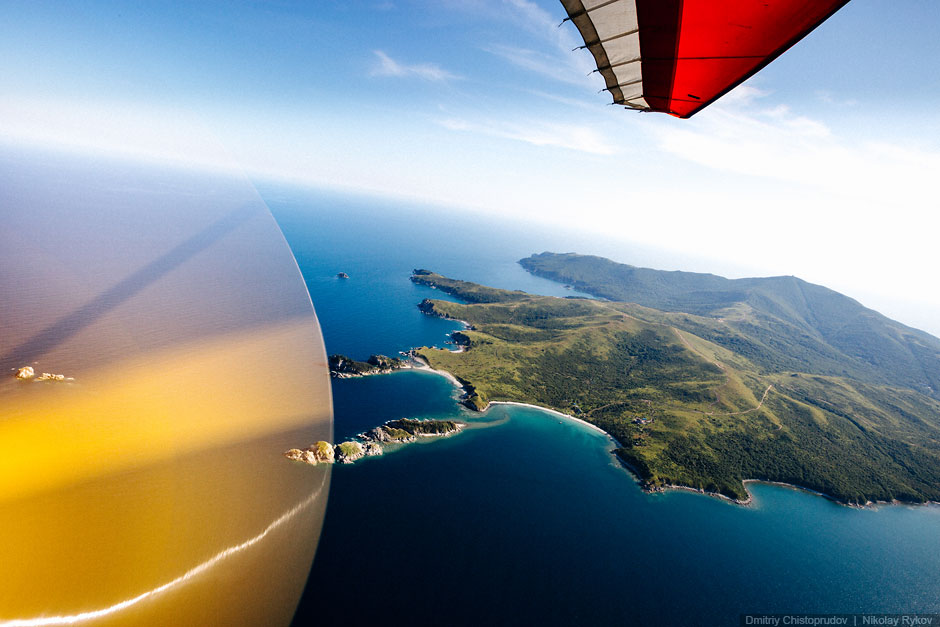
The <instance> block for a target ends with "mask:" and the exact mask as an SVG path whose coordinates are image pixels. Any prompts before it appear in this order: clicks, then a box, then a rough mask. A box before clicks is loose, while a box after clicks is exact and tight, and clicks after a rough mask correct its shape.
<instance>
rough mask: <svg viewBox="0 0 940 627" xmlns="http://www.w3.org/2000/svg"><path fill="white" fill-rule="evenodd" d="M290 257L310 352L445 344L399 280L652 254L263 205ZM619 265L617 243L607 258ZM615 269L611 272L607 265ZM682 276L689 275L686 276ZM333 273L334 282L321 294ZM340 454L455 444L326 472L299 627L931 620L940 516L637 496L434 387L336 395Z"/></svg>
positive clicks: (582, 443) (458, 217)
mask: <svg viewBox="0 0 940 627" xmlns="http://www.w3.org/2000/svg"><path fill="white" fill-rule="evenodd" d="M259 191H260V192H261V194H262V196H263V197H264V199H265V200H266V201H267V202H268V205H269V206H270V207H271V209H272V211H273V213H274V215H275V217H276V218H277V220H278V222H279V224H280V225H281V228H282V229H283V231H284V234H285V236H286V237H287V239H288V242H289V243H290V245H291V248H292V249H293V250H294V253H295V255H296V257H297V260H298V263H299V265H300V267H301V271H302V272H303V274H304V277H305V279H306V282H307V285H308V287H309V290H310V294H311V296H312V298H313V302H314V305H315V307H316V310H317V314H318V316H319V319H320V323H321V325H322V328H323V334H324V338H325V341H326V348H327V352H329V353H345V354H347V355H349V356H350V357H354V358H359V359H363V358H366V357H368V356H369V355H370V354H372V353H385V354H392V355H393V354H395V353H396V352H397V351H399V350H405V349H407V348H410V347H412V346H419V345H435V344H436V345H438V346H441V345H443V343H444V341H445V340H446V339H447V338H446V334H447V333H448V332H449V331H451V330H453V329H454V328H456V325H455V323H453V322H448V321H445V320H440V319H436V318H429V317H426V316H424V315H422V314H421V313H420V312H419V311H418V309H417V308H416V304H417V303H418V302H420V301H421V300H422V299H424V298H429V297H430V298H441V297H444V295H442V294H440V293H439V292H437V291H435V290H431V289H429V288H424V287H419V286H415V285H413V284H412V283H411V282H410V281H409V280H408V277H409V274H410V272H411V270H412V268H417V267H423V268H428V269H430V270H434V271H437V272H441V273H443V274H447V275H450V276H453V277H455V278H460V279H466V280H471V281H476V282H480V283H485V284H488V285H494V286H497V287H504V288H511V289H523V290H526V291H530V292H537V293H542V294H553V295H560V296H565V295H570V294H572V292H571V291H570V290H565V289H564V288H563V287H562V286H560V285H557V284H555V283H552V282H550V281H546V280H542V279H538V278H535V277H532V276H530V275H528V274H527V273H526V272H524V271H523V270H522V269H521V268H520V267H519V266H518V265H517V264H516V260H518V259H520V258H521V257H524V256H527V255H529V254H531V253H533V252H542V251H544V250H552V251H556V252H567V251H577V252H582V253H594V254H602V255H605V256H616V257H618V258H619V259H622V260H628V261H630V262H632V263H637V264H640V265H648V266H653V267H657V266H659V267H662V265H663V264H662V262H661V260H658V259H656V258H654V257H655V254H654V253H650V252H649V251H644V250H642V249H635V250H626V251H625V250H619V249H618V248H617V246H618V245H616V244H612V243H604V242H592V241H589V240H585V239H577V240H575V239H573V236H572V235H571V234H566V233H558V232H551V231H549V230H547V229H541V228H537V227H532V226H526V225H522V224H512V223H506V224H500V223H498V222H496V221H495V220H492V219H486V220H483V219H480V218H474V217H471V216H463V215H462V214H460V213H459V212H456V211H443V210H434V209H429V208H423V209H420V208H419V209H416V208H412V207H409V206H407V205H406V204H403V203H396V202H394V201H386V200H378V199H369V198H364V197H353V196H343V195H340V194H335V193H329V192H313V191H309V190H300V189H292V188H288V187H284V186H275V185H269V186H259ZM621 246H622V245H621ZM618 252H619V253H620V254H615V253H618ZM694 269H699V268H694ZM338 272H346V273H348V274H349V275H350V278H349V279H348V280H342V279H337V278H336V274H337V273H338ZM333 394H334V411H335V432H336V439H337V441H339V440H341V439H342V438H344V437H349V436H351V435H353V434H355V433H358V432H360V431H362V430H364V429H367V428H371V427H373V426H376V425H378V424H381V423H382V422H384V421H386V420H389V419H393V418H401V417H439V418H446V417H457V416H459V417H460V418H461V419H463V420H468V421H470V422H471V423H472V428H470V429H468V430H466V431H464V432H462V433H460V434H458V435H456V436H453V437H450V438H447V439H443V440H437V441H431V442H422V443H418V444H415V445H411V446H408V447H404V448H402V449H400V450H399V451H395V452H392V453H389V454H387V455H385V456H383V457H381V458H370V459H366V460H364V461H362V462H360V463H357V464H354V465H351V466H337V467H336V468H335V469H334V471H333V479H332V487H331V491H330V500H329V504H328V507H327V515H326V521H325V523H324V527H323V533H322V536H321V540H320V546H319V549H318V553H317V557H316V560H315V562H314V565H313V570H312V572H311V574H310V579H309V581H308V584H307V589H306V591H305V593H304V597H303V599H302V601H301V604H300V607H299V609H298V613H297V616H296V618H295V621H294V624H295V625H324V624H330V623H333V622H339V623H341V624H364V623H374V624H378V623H387V624H414V625H423V624H434V625H469V624H499V625H503V624H510V625H529V624H538V625H572V624H582V625H738V624H739V621H740V618H739V617H740V615H741V614H743V613H754V612H766V613H849V612H871V613H897V612H921V613H940V576H938V573H940V508H938V507H936V506H928V507H907V506H884V507H879V508H877V509H867V510H858V509H850V508H847V507H842V506H839V505H836V504H834V503H831V502H830V501H827V500H826V499H824V498H821V497H817V496H814V495H811V494H808V493H805V492H801V491H797V490H793V489H788V488H784V487H778V486H771V485H758V484H751V486H750V487H751V490H752V492H753V494H754V503H753V505H751V506H749V507H742V506H737V505H732V504H729V503H727V502H724V501H720V500H718V499H715V498H711V497H707V496H703V495H699V494H692V493H688V492H667V493H664V494H653V495H650V494H645V493H643V492H642V491H641V490H640V489H639V487H638V486H637V484H636V482H635V480H634V479H633V477H632V476H631V475H630V474H629V473H628V472H626V471H625V470H624V469H623V468H622V467H620V466H619V465H618V464H617V463H616V462H615V460H614V458H613V457H612V456H611V454H610V450H611V444H610V442H609V440H608V439H607V438H606V437H604V436H603V435H602V434H599V433H597V432H595V431H592V430H590V429H588V428H586V427H584V426H582V425H578V424H576V423H572V422H570V421H564V420H562V419H560V418H558V417H555V416H552V415H551V414H548V413H546V412H542V411H539V410H534V409H528V408H522V407H509V406H497V407H494V408H493V409H491V410H490V411H489V412H487V413H486V414H484V415H479V414H471V413H469V412H467V411H466V410H464V409H463V408H461V407H459V406H458V405H457V403H456V400H455V390H454V388H453V387H452V386H451V384H450V383H448V382H447V380H446V379H444V378H442V377H440V376H437V375H434V374H432V373H427V372H418V371H406V372H400V373H395V374H390V375H384V376H378V377H369V378H364V379H344V380H334V382H333Z"/></svg>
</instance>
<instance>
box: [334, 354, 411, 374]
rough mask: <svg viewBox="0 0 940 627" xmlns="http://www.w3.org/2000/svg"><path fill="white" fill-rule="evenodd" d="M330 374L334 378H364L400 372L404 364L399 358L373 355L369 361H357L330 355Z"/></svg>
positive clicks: (343, 356)
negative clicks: (395, 371) (394, 371)
mask: <svg viewBox="0 0 940 627" xmlns="http://www.w3.org/2000/svg"><path fill="white" fill-rule="evenodd" d="M329 365H330V374H331V375H333V376H334V377H362V376H366V375H370V374H382V373H385V372H391V371H392V370H398V369H399V368H401V367H402V366H403V365H404V364H403V362H402V360H401V359H399V358H397V357H386V356H385V355H371V356H370V357H369V359H368V360H367V361H356V360H355V359H350V358H349V357H347V356H346V355H330V357H329Z"/></svg>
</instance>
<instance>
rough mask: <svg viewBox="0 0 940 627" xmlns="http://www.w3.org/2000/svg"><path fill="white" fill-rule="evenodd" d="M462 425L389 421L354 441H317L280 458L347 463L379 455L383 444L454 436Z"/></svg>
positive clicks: (382, 450) (458, 423) (411, 420)
mask: <svg viewBox="0 0 940 627" xmlns="http://www.w3.org/2000/svg"><path fill="white" fill-rule="evenodd" d="M465 426H466V425H464V424H463V423H460V422H457V421H455V420H416V419H414V418H402V419H400V420H389V421H388V422H386V423H385V424H384V425H382V426H380V427H376V428H375V429H372V430H370V431H368V432H366V433H363V434H360V435H359V436H357V438H358V439H356V440H347V441H346V442H342V443H340V444H337V445H336V446H333V445H332V444H330V443H329V442H323V441H320V442H317V443H316V444H311V445H310V446H308V447H307V448H306V449H303V450H301V449H298V448H292V449H290V450H288V451H285V452H284V457H286V458H287V459H291V460H294V461H298V462H303V463H305V464H310V465H312V466H316V465H317V464H332V463H333V462H334V461H336V462H338V463H341V464H351V463H353V462H355V461H357V460H359V459H362V458H363V457H370V456H374V455H382V454H383V453H384V452H385V449H384V447H383V445H390V444H407V443H409V442H414V441H415V440H417V439H418V438H419V437H441V436H447V435H451V434H452V433H457V432H458V431H460V430H461V429H463V428H464V427H465Z"/></svg>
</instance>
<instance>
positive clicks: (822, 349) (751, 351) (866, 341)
mask: <svg viewBox="0 0 940 627" xmlns="http://www.w3.org/2000/svg"><path fill="white" fill-rule="evenodd" d="M519 263H520V264H521V265H522V266H523V267H524V268H525V269H526V270H528V271H529V272H532V273H533V274H536V275H538V276H541V277H546V278H549V279H553V280H556V281H559V282H563V283H569V284H571V285H573V286H574V287H576V288H577V289H579V290H581V291H584V292H587V293H589V294H593V295H596V296H600V297H602V298H607V299H610V300H615V301H623V302H631V303H637V304H640V305H644V306H646V307H652V308H655V309H658V310H662V311H667V312H687V313H691V314H696V315H698V316H703V317H707V318H708V319H709V320H719V321H721V322H722V323H723V324H722V325H718V326H716V325H711V324H706V325H700V324H696V323H694V322H692V323H690V324H689V325H687V326H682V323H681V321H677V324H679V325H680V327H681V328H683V329H686V330H688V331H690V332H692V333H696V334H698V335H701V336H702V337H706V338H707V339H709V340H711V341H713V342H715V343H716V344H719V345H721V346H724V347H726V348H729V349H731V350H734V351H735V352H737V353H739V354H741V355H744V356H746V357H748V358H749V359H750V360H751V361H752V362H753V363H754V364H755V365H756V366H758V367H759V368H761V369H763V370H765V371H768V372H779V371H782V370H800V371H804V372H811V373H815V374H825V375H832V376H844V377H850V378H853V379H856V380H858V381H862V382H867V383H882V384H888V385H895V386H902V387H908V388H911V389H912V390H916V391H918V392H921V393H922V394H927V395H929V396H933V397H934V398H937V399H940V339H938V338H936V337H934V336H932V335H930V334H928V333H924V332H923V331H919V330H917V329H913V328H911V327H908V326H905V325H903V324H901V323H899V322H895V321H894V320H891V319H889V318H887V317H885V316H883V315H882V314H880V313H878V312H877V311H874V310H872V309H868V308H867V307H864V306H862V305H861V304H860V303H859V302H858V301H856V300H854V299H852V298H849V297H848V296H845V295H843V294H840V293H838V292H835V291H833V290H830V289H828V288H826V287H822V286H820V285H814V284H812V283H807V282H806V281H803V280H801V279H798V278H796V277H792V276H788V277H768V278H748V279H726V278H723V277H720V276H716V275H714V274H700V273H695V272H665V271H662V270H652V269H649V268H637V267H634V266H630V265H626V264H621V263H615V262H613V261H610V260H609V259H604V258H602V257H593V256H589V255H577V254H574V253H567V254H556V253H542V254H539V255H532V256H531V257H527V258H525V259H522V260H520V262H519Z"/></svg>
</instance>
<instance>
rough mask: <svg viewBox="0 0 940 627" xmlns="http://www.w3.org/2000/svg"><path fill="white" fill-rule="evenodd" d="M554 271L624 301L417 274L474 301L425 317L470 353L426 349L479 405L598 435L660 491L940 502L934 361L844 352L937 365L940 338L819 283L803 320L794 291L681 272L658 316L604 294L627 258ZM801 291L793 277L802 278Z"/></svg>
mask: <svg viewBox="0 0 940 627" xmlns="http://www.w3.org/2000/svg"><path fill="white" fill-rule="evenodd" d="M576 257H579V256H576ZM594 259H599V258H594ZM552 261H553V262H556V263H555V265H554V267H553V269H552V270H551V271H550V272H549V271H548V270H544V269H542V270H540V271H538V272H537V273H539V274H541V275H542V276H550V277H551V278H554V279H556V280H558V281H561V282H563V283H567V284H570V285H574V286H575V287H576V288H577V289H579V290H584V291H588V292H589V293H591V292H593V293H597V294H598V295H603V296H605V297H606V298H609V299H610V300H603V301H601V300H591V299H579V298H571V297H568V298H557V297H549V296H534V295H529V294H526V293H524V292H518V291H505V290H499V289H495V288H491V287H486V286H482V285H477V284H474V283H468V282H465V281H458V280H454V279H450V278H447V277H444V276H441V275H439V274H435V273H433V272H431V271H429V270H416V271H415V273H414V274H413V275H412V277H411V280H412V281H414V282H415V283H418V284H424V285H433V286H434V287H436V288H437V289H438V290H440V291H442V292H445V293H448V294H450V295H452V296H455V297H457V298H459V299H461V300H462V301H464V303H453V302H449V301H443V300H425V301H424V302H422V303H421V304H420V305H419V307H420V309H421V310H422V311H423V312H425V313H426V314H429V315H435V316H441V317H444V318H452V319H457V320H462V321H466V322H467V323H468V324H469V325H471V326H470V328H468V329H467V330H464V331H462V332H461V335H462V337H461V343H462V344H464V346H465V348H466V350H464V351H463V352H460V353H457V352H453V351H448V350H439V349H431V348H420V349H415V351H414V353H415V354H416V355H417V356H418V357H420V358H421V359H423V360H424V361H426V362H427V363H428V364H429V365H430V366H431V367H432V368H434V369H437V370H443V371H446V372H449V373H452V374H453V375H454V376H455V377H456V378H457V379H458V380H459V381H460V383H461V384H463V386H464V390H465V394H464V403H465V404H466V405H467V406H469V407H471V408H473V409H476V410H483V409H485V408H486V407H487V406H488V404H489V403H490V402H492V401H513V402H520V403H529V404H533V405H538V406H541V407H545V408H549V409H553V410H556V411H559V412H562V413H565V414H568V415H571V416H573V417H577V418H579V419H581V420H584V421H586V422H589V423H591V424H593V425H596V426H598V427H600V428H601V429H603V430H604V431H606V432H607V433H609V434H611V436H613V437H614V438H615V439H616V440H617V442H618V443H619V446H618V448H617V449H616V455H617V456H618V457H619V458H620V459H621V460H622V461H623V462H624V463H625V464H626V465H627V466H629V467H630V468H631V469H632V470H633V471H634V472H635V473H636V474H637V475H638V476H639V478H640V479H641V481H643V483H644V484H645V486H646V487H647V488H648V489H652V490H656V489H661V488H662V487H665V486H682V487H688V488H691V489H696V490H703V491H707V492H713V493H718V494H721V495H724V496H727V497H729V498H732V499H735V500H738V501H744V500H746V499H747V498H748V494H747V491H746V489H745V487H744V481H745V480H762V481H772V482H781V483H788V484H793V485H796V486H800V487H803V488H806V489H809V490H813V491H816V492H819V493H822V494H824V495H827V496H829V497H831V498H833V499H835V500H837V501H839V502H842V503H846V504H866V503H869V502H873V501H905V502H923V501H928V500H929V501H937V500H940V399H938V398H936V395H935V394H931V392H932V391H933V390H934V389H936V388H935V387H933V385H932V384H933V382H934V379H933V378H932V376H933V375H932V374H931V373H933V372H940V369H937V370H931V367H932V365H931V363H929V360H928V363H926V367H915V365H914V364H910V363H908V362H909V361H910V360H911V359H912V358H910V357H909V358H908V362H904V361H903V360H902V356H903V354H902V352H901V351H897V350H895V351H892V352H886V355H890V357H891V359H896V360H898V361H899V363H898V364H893V363H887V364H882V365H880V366H879V364H878V362H877V360H876V359H874V358H870V357H869V356H868V353H864V352H862V351H860V350H855V351H854V352H851V353H850V354H847V355H846V356H845V357H844V358H843V357H842V355H843V354H845V353H844V351H842V350H840V349H839V348H838V346H835V345H834V343H837V342H838V341H841V342H842V343H843V344H842V345H843V346H846V347H851V346H854V345H857V344H858V343H864V342H871V343H872V344H875V345H883V344H885V342H883V340H884V339H885V336H887V337H888V338H893V341H894V342H895V344H893V345H891V346H896V345H898V344H899V343H902V342H907V343H908V346H914V348H912V349H910V351H911V352H913V351H916V350H918V349H917V348H916V347H917V346H922V347H924V348H925V350H923V351H921V353H919V354H920V355H921V356H922V355H925V354H927V352H926V350H933V351H934V352H933V353H932V354H933V355H935V356H936V355H940V350H935V346H936V347H940V340H937V339H936V338H932V336H929V335H927V334H923V333H922V332H919V331H916V330H913V329H908V328H907V327H903V325H899V324H898V323H894V322H893V321H887V319H886V318H884V317H883V316H880V314H876V313H875V312H871V313H868V312H870V310H865V311H861V312H859V311H856V310H855V309H853V307H855V306H857V307H861V306H860V305H858V304H857V303H855V301H851V299H848V298H847V297H844V296H842V295H839V294H837V293H835V292H832V291H831V290H826V289H825V288H820V287H819V286H811V285H810V284H803V283H796V284H795V285H796V286H797V288H803V293H804V296H803V300H802V301H801V302H802V305H801V306H802V309H801V308H800V306H797V305H796V304H793V303H791V302H790V301H789V300H788V299H789V297H790V296H789V294H788V293H787V292H786V291H785V290H779V289H775V288H776V287H778V286H775V285H771V286H768V285H766V284H761V283H760V281H761V280H759V279H755V280H753V281H756V282H757V287H756V288H754V290H755V292H756V295H753V296H752V298H751V302H748V301H747V298H748V292H747V290H744V289H741V288H742V287H747V286H742V285H740V284H737V285H735V284H732V285H731V286H730V287H728V286H724V287H726V288H727V289H726V290H725V292H724V293H723V294H716V293H715V292H716V290H715V289H712V290H710V291H709V290H707V289H703V288H701V286H699V289H696V285H697V283H696V278H697V277H694V276H693V277H689V276H682V277H678V278H679V279H680V280H682V281H685V282H686V283H685V285H684V286H682V287H681V288H675V287H673V285H672V284H671V283H670V282H669V280H668V279H669V277H663V276H659V275H649V276H647V277H646V278H647V279H648V280H647V282H646V283H645V287H646V288H648V291H649V293H656V286H657V281H658V282H660V283H661V285H660V289H661V290H665V291H666V292H667V295H668V296H669V299H665V300H661V301H656V303H655V304H658V305H660V306H661V307H662V308H654V307H652V306H650V305H644V304H637V303H631V302H621V301H616V300H614V299H613V298H611V297H614V298H616V297H619V296H620V295H621V293H620V292H615V291H614V290H612V289H607V290H605V291H603V292H602V290H601V288H600V287H599V285H600V282H601V281H603V284H604V285H606V286H607V287H608V288H610V285H613V284H616V280H617V279H616V278H615V277H612V274H611V272H612V271H611V269H610V268H609V267H608V266H607V264H613V262H609V261H607V260H603V262H604V264H603V265H604V267H605V268H607V270H608V272H606V273H601V272H599V271H597V272H592V271H590V270H586V269H585V268H584V267H583V266H577V268H578V270H579V273H577V274H575V273H574V272H573V271H571V268H570V267H569V268H568V270H569V272H566V271H564V270H565V264H564V263H562V262H560V261H558V260H557V259H552ZM523 265H524V266H526V267H527V269H530V270H531V269H533V268H534V267H535V266H534V264H529V265H527V264H526V263H525V262H523ZM650 272H654V273H655V272H658V271H650ZM663 274H665V275H672V274H673V273H663ZM680 274H683V275H691V274H692V273H680ZM701 276H704V277H711V278H709V279H707V280H709V281H710V280H712V278H713V279H721V278H720V277H714V275H701ZM787 279H788V281H780V282H781V283H786V284H787V285H793V284H794V281H799V280H798V279H793V277H789V278H787ZM592 280H595V281H597V283H592ZM722 281H728V280H727V279H722ZM767 281H771V282H772V281H774V280H773V279H768V280H767ZM715 283H718V284H720V283H721V282H720V281H715ZM806 286H809V287H806ZM813 290H816V293H817V294H818V295H819V296H818V299H821V300H822V301H823V303H824V304H819V305H817V306H816V307H815V308H813V307H812V305H810V304H807V303H809V302H812V298H811V297H807V296H805V294H806V293H807V292H810V293H812V292H813ZM821 290H825V291H824V292H823V291H821ZM718 291H720V290H718ZM753 293H754V292H752V294H753ZM781 293H783V296H781V295H780V294H781ZM811 295H812V294H811ZM842 299H844V301H843V300H842ZM846 301H850V303H848V304H846ZM852 303H854V305H853V306H852V307H849V305H851V304H852ZM666 305H668V306H666ZM825 305H828V306H829V308H830V309H829V310H827V309H826V306H825ZM837 305H843V307H841V308H840V307H838V306H837ZM808 309H811V310H812V313H808ZM767 311H770V312H773V313H767ZM800 312H802V313H803V315H805V316H806V317H807V318H808V319H812V321H813V323H814V324H816V325H817V326H820V325H827V324H829V325H832V326H835V322H833V321H830V320H828V319H827V315H829V316H843V317H844V316H846V315H849V314H851V315H853V316H856V317H858V316H860V317H861V318H862V319H863V320H867V321H868V323H869V331H870V330H871V329H872V328H878V329H881V335H880V336H879V335H878V334H877V333H875V334H874V337H870V336H871V333H869V334H868V335H866V333H865V330H864V329H862V330H859V329H856V330H855V332H856V336H857V337H854V338H846V337H845V336H846V334H847V333H849V330H845V331H843V334H842V335H841V336H838V337H836V338H835V339H831V340H829V341H827V340H826V338H825V336H824V335H823V334H822V333H820V332H818V331H816V332H815V333H813V332H812V329H809V328H807V327H806V326H805V325H804V327H802V328H800V327H799V326H798V325H797V324H796V323H795V322H793V319H794V318H796V317H798V316H799V315H800ZM775 314H776V315H775ZM787 316H789V319H788V318H787ZM878 316H880V317H878ZM884 321H887V322H884ZM876 323H881V324H882V326H881V327H877V324H876ZM888 323H890V324H888ZM873 325H874V326H873ZM794 327H797V328H794ZM901 327H903V329H902V328H901ZM885 329H887V330H885ZM899 329H900V330H899ZM925 336H926V337H925ZM866 338H867V339H866ZM878 342H881V344H878ZM931 342H936V345H934V344H932V343H931ZM846 350H848V349H846ZM924 359H925V360H926V358H924ZM934 359H938V358H936V357H935V358H934ZM840 366H841V367H840ZM903 372H914V373H918V372H919V373H921V376H919V377H913V378H904V377H902V376H901V374H899V373H903Z"/></svg>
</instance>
